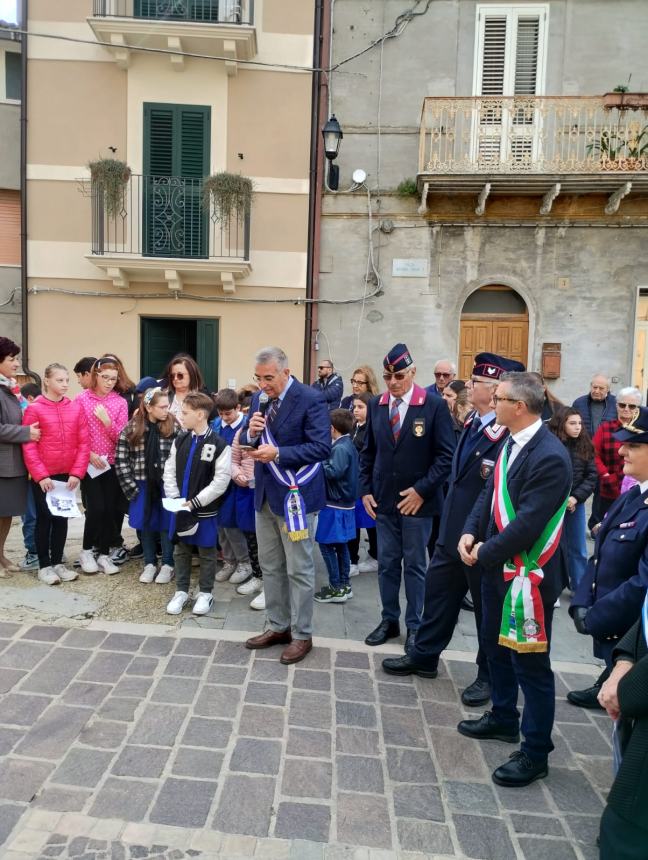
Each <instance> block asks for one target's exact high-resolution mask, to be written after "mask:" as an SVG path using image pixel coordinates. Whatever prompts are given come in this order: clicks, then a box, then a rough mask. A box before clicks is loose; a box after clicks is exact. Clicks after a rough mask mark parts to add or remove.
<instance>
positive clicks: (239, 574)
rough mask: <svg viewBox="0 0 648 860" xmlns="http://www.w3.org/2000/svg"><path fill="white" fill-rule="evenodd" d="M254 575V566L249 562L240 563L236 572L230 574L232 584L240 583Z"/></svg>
mask: <svg viewBox="0 0 648 860" xmlns="http://www.w3.org/2000/svg"><path fill="white" fill-rule="evenodd" d="M251 576H252V568H251V567H250V565H249V564H248V563H247V562H243V563H239V564H238V566H237V568H236V570H235V571H234V573H233V574H232V575H231V576H230V582H231V583H232V585H240V583H242V582H245V580H246V579H249V578H250V577H251Z"/></svg>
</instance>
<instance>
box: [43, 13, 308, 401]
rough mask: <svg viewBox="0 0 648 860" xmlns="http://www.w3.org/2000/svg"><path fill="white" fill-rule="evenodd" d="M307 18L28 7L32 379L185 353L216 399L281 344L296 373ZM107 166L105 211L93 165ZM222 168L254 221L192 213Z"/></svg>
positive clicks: (304, 204) (156, 369)
mask: <svg viewBox="0 0 648 860" xmlns="http://www.w3.org/2000/svg"><path fill="white" fill-rule="evenodd" d="M313 19H314V2H313V0H254V2H252V0H244V2H236V3H234V2H230V0H220V2H218V0H182V2H180V0H66V2H65V3H52V2H51V0H31V2H30V3H29V22H28V23H29V31H30V36H29V38H28V47H27V51H28V67H27V68H28V74H27V89H28V92H27V95H28V98H27V114H28V129H29V132H28V145H27V165H26V171H27V233H28V241H27V275H28V302H29V356H30V367H31V369H32V370H35V371H37V372H42V369H43V367H44V366H45V365H46V364H47V363H49V362H51V361H60V362H63V363H64V364H65V365H66V366H68V367H70V368H71V367H72V366H73V365H74V363H75V362H76V361H77V360H78V358H80V357H81V356H84V355H99V354H101V353H103V352H107V351H113V352H116V353H117V354H118V355H119V356H120V357H121V358H122V360H123V362H124V364H125V366H126V369H127V371H128V372H129V374H130V375H131V376H132V377H133V378H134V379H137V378H139V377H140V376H143V375H149V374H150V375H154V376H159V375H160V374H161V372H162V369H163V367H164V363H165V361H166V360H167V359H168V358H170V357H171V355H172V354H174V353H175V352H179V351H188V352H190V353H192V354H194V355H195V356H196V357H197V359H198V361H199V362H200V363H201V366H203V370H204V371H205V375H206V378H207V381H208V384H209V385H210V387H212V388H213V389H214V390H216V389H217V388H219V387H224V386H227V385H236V386H239V385H242V384H244V383H245V382H248V381H249V380H250V378H251V375H252V372H253V354H254V352H255V350H257V349H259V348H260V347H262V346H264V345H266V344H267V343H269V342H278V343H280V344H281V345H282V346H284V348H285V349H286V351H287V352H288V355H289V357H290V358H291V367H292V369H293V370H294V372H295V373H296V374H297V375H300V374H301V371H302V359H303V355H302V354H303V338H304V305H303V299H304V297H305V291H306V286H307V260H308V207H309V191H310V188H309V156H310V145H311V141H310V134H311V132H310V124H311V75H310V74H309V73H308V71H307V70H306V71H300V70H299V69H298V68H297V67H300V66H301V67H305V68H306V69H308V67H309V66H311V65H312V61H313ZM39 33H41V34H49V35H57V36H63V37H69V38H71V39H78V40H82V41H77V42H75V41H67V40H58V39H52V38H45V37H43V36H38V35H34V34H39ZM141 49H147V50H141ZM169 52H173V53H169ZM191 54H194V55H195V54H200V55H201V58H197V57H195V56H188V55H191ZM246 60H247V61H255V62H256V63H258V65H251V64H246V62H245V61H246ZM286 67H288V68H286ZM111 155H114V157H116V158H117V159H120V160H122V161H125V162H126V163H127V165H128V167H129V168H130V175H129V176H128V178H127V181H125V184H124V189H123V199H122V203H121V205H120V207H119V211H118V212H116V213H109V212H108V210H107V209H105V207H104V205H103V198H101V196H98V195H97V192H96V188H94V187H93V183H92V182H91V180H90V174H89V171H88V167H87V165H88V163H89V162H91V161H94V160H96V159H98V158H105V157H111ZM223 171H227V172H229V173H233V174H242V175H244V176H246V177H249V178H251V179H252V180H253V183H254V199H253V204H252V209H251V214H250V216H249V218H248V219H246V218H245V217H243V216H242V215H241V216H240V217H239V215H238V214H235V215H234V216H232V218H230V220H229V221H228V222H227V223H225V222H224V221H222V220H221V221H219V220H218V218H217V217H216V212H215V211H214V208H213V206H212V207H209V206H207V207H206V205H205V204H204V203H203V202H202V199H203V198H202V183H203V178H204V177H205V176H210V175H213V174H217V173H220V172H223Z"/></svg>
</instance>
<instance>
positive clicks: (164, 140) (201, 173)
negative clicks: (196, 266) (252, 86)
mask: <svg viewBox="0 0 648 860" xmlns="http://www.w3.org/2000/svg"><path fill="white" fill-rule="evenodd" d="M210 121H211V109H210V108H209V107H205V106H200V105H167V104H145V105H144V178H143V189H142V194H143V200H142V212H143V219H144V253H145V254H146V255H148V256H154V257H206V256H207V254H208V251H207V230H208V222H209V213H208V212H206V211H205V209H204V208H203V205H202V185H203V179H204V178H205V177H206V176H207V175H208V174H209V141H210Z"/></svg>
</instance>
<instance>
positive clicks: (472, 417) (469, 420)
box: [464, 409, 477, 429]
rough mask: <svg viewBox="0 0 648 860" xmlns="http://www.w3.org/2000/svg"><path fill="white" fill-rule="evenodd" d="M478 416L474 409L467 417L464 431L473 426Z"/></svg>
mask: <svg viewBox="0 0 648 860" xmlns="http://www.w3.org/2000/svg"><path fill="white" fill-rule="evenodd" d="M476 414H477V412H476V411H475V410H474V409H473V410H472V411H471V412H469V413H468V414H467V415H466V418H465V420H464V429H465V428H466V427H470V425H471V424H472V423H473V421H474V420H475V415H476Z"/></svg>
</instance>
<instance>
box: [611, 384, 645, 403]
mask: <svg viewBox="0 0 648 860" xmlns="http://www.w3.org/2000/svg"><path fill="white" fill-rule="evenodd" d="M619 397H636V398H637V400H638V401H639V404H641V391H639V389H638V388H635V387H634V386H633V385H628V386H627V387H626V388H622V389H621V390H620V391H618V392H617V400H618V399H619Z"/></svg>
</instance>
